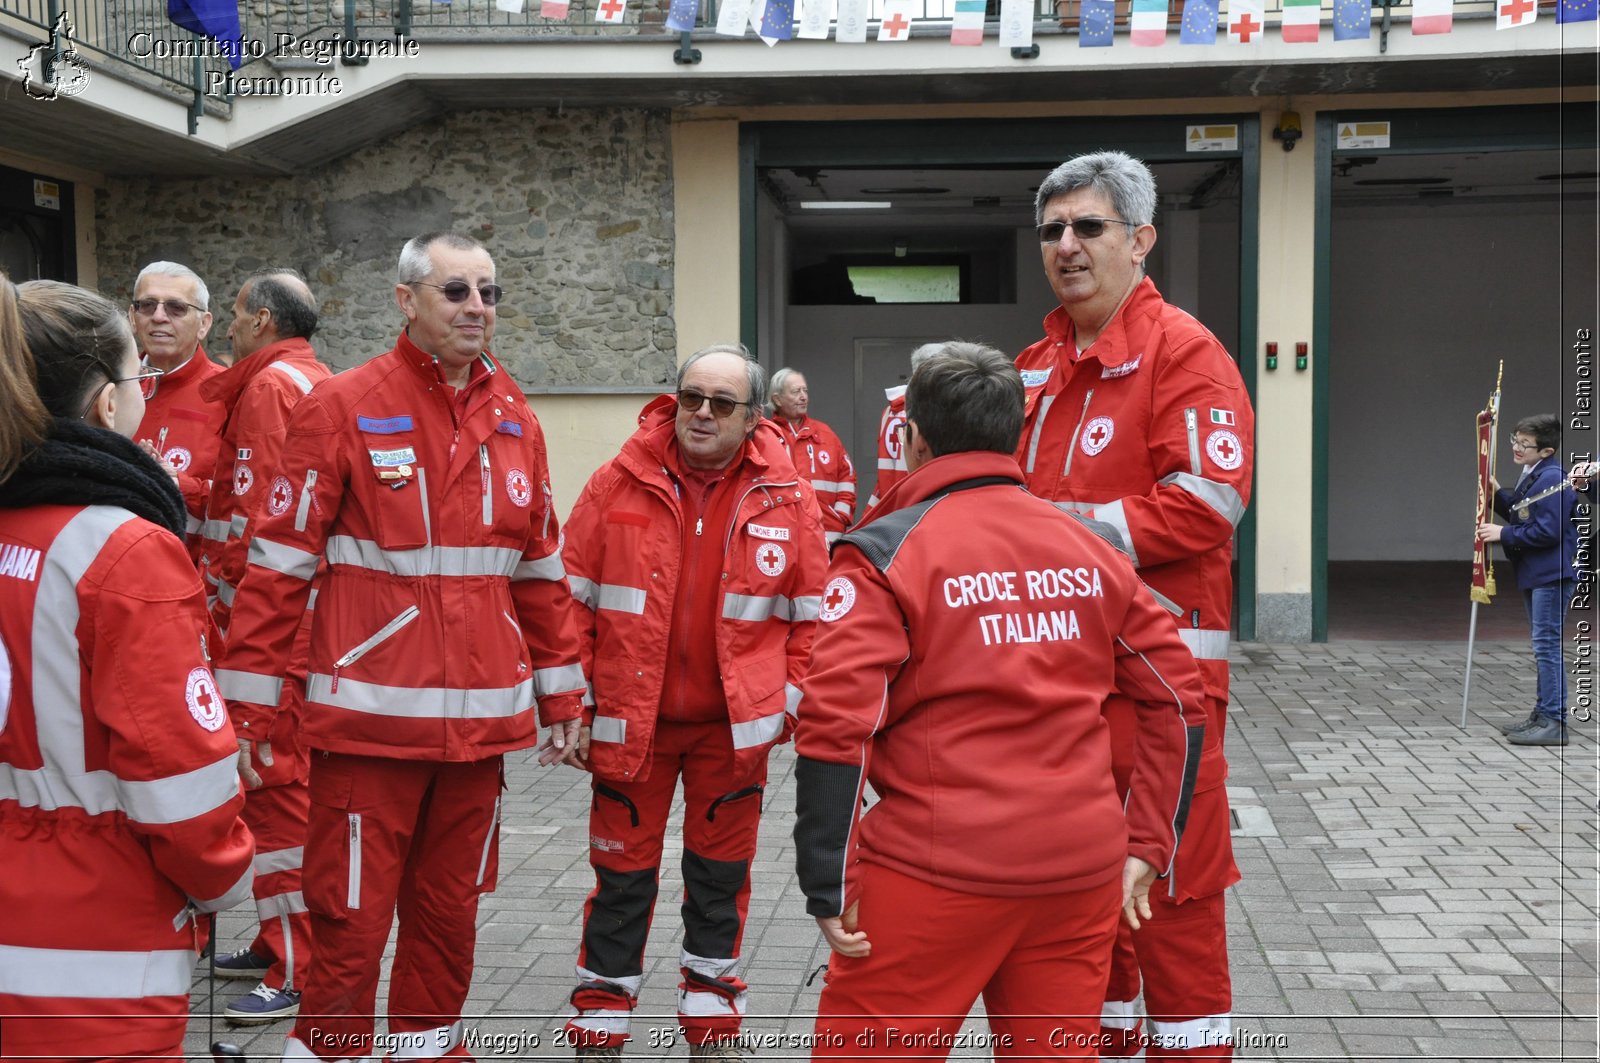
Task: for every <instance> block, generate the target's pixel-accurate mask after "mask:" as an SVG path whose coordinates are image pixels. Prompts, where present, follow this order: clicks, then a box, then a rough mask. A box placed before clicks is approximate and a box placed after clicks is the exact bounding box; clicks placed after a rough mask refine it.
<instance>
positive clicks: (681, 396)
mask: <svg viewBox="0 0 1600 1063" xmlns="http://www.w3.org/2000/svg"><path fill="white" fill-rule="evenodd" d="M708 402H709V403H711V412H712V413H714V414H716V415H717V416H718V417H731V416H733V411H734V410H737V409H738V408H739V407H740V406H750V405H752V404H751V403H748V402H741V401H740V400H738V399H729V398H724V397H723V396H721V395H702V394H700V393H699V392H698V391H687V390H685V391H680V392H678V408H679V409H680V410H682V411H683V412H685V413H696V412H698V411H699V409H700V407H702V406H704V405H705V404H706V403H708Z"/></svg>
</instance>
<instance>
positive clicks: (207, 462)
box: [128, 262, 224, 565]
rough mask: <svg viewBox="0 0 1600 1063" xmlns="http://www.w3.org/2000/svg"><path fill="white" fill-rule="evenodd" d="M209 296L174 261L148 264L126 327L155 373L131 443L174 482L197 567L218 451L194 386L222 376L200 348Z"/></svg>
mask: <svg viewBox="0 0 1600 1063" xmlns="http://www.w3.org/2000/svg"><path fill="white" fill-rule="evenodd" d="M210 302H211V293H210V292H209V291H208V290H207V289H206V283H205V281H203V280H201V279H200V275H199V274H197V273H195V271H194V270H192V269H190V268H189V267H188V266H184V265H181V264H179V263H177V262H152V263H150V264H149V265H148V266H146V267H145V268H144V269H142V270H140V271H139V277H138V279H137V280H135V281H134V284H133V302H132V304H131V305H130V306H129V307H128V323H129V324H130V325H132V326H133V337H134V340H135V341H136V342H137V343H138V345H139V350H140V352H141V353H142V354H143V356H144V364H145V365H146V366H149V367H151V368H154V369H159V370H161V375H160V376H159V377H158V378H151V379H147V380H144V381H141V388H142V391H143V393H144V400H145V402H144V405H145V409H144V420H143V421H141V422H139V430H138V432H137V433H136V434H135V436H134V438H135V439H136V440H138V441H139V442H141V443H148V444H149V445H150V447H151V448H152V449H153V450H154V451H155V453H156V455H157V456H158V457H159V458H160V459H161V460H162V461H163V462H165V463H166V464H167V465H168V466H169V467H170V468H171V469H172V470H173V471H174V472H175V473H176V474H177V478H178V488H179V490H181V491H182V492H183V501H184V504H185V506H187V507H188V510H189V529H188V545H189V554H190V556H191V557H192V558H194V560H195V563H196V564H197V565H198V564H199V560H200V553H201V541H200V522H201V521H202V520H203V519H204V518H205V510H206V502H207V501H208V500H209V499H210V497H211V474H212V470H214V469H215V468H216V465H217V452H218V450H219V449H220V448H221V432H222V418H223V415H224V411H223V409H222V407H221V406H220V405H218V404H217V403H215V402H212V401H210V400H209V399H207V398H205V396H203V395H202V394H201V393H200V386H201V385H202V384H204V383H205V382H206V381H207V380H209V379H211V378H212V377H214V376H216V375H217V374H218V373H220V372H222V368H223V367H222V366H220V365H218V364H217V363H216V362H214V361H212V360H211V358H210V357H208V356H207V355H206V351H205V348H204V347H202V346H201V341H203V340H204V339H205V338H206V334H207V333H208V332H210V331H211V312H210V309H209V307H210Z"/></svg>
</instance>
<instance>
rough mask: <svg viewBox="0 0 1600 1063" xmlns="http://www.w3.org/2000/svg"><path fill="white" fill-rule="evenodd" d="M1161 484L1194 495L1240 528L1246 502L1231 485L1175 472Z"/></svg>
mask: <svg viewBox="0 0 1600 1063" xmlns="http://www.w3.org/2000/svg"><path fill="white" fill-rule="evenodd" d="M1161 482H1162V483H1164V484H1171V485H1172V486H1174V487H1177V488H1179V489H1180V490H1184V491H1187V492H1189V493H1190V494H1191V495H1194V496H1195V497H1196V498H1198V499H1199V500H1200V501H1202V502H1204V503H1205V504H1206V505H1208V506H1210V507H1211V508H1212V509H1214V510H1216V511H1217V512H1218V513H1220V514H1222V519H1223V520H1225V521H1227V522H1228V523H1229V524H1231V525H1233V526H1234V527H1236V528H1237V527H1238V526H1239V518H1241V517H1243V516H1244V500H1243V499H1242V498H1240V497H1239V492H1238V491H1235V490H1234V489H1233V487H1232V486H1231V485H1229V484H1225V483H1219V482H1218V481H1216V480H1207V479H1206V478H1205V477H1204V476H1195V475H1193V474H1191V473H1187V472H1175V473H1172V474H1171V475H1169V476H1163V477H1162V478H1161Z"/></svg>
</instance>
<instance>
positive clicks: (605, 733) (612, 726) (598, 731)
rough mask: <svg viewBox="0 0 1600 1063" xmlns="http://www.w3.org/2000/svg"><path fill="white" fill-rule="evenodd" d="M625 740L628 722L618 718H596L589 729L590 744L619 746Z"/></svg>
mask: <svg viewBox="0 0 1600 1063" xmlns="http://www.w3.org/2000/svg"><path fill="white" fill-rule="evenodd" d="M627 739H628V721H627V720H624V719H622V718H621V717H620V716H596V717H595V718H594V724H593V726H592V727H590V729H589V741H591V742H616V743H618V744H619V745H620V744H621V743H623V742H625V741H627Z"/></svg>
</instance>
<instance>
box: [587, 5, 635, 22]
mask: <svg viewBox="0 0 1600 1063" xmlns="http://www.w3.org/2000/svg"><path fill="white" fill-rule="evenodd" d="M627 6H628V0H600V6H599V7H596V8H595V9H594V11H595V17H596V18H598V19H599V20H600V21H601V22H611V23H617V22H621V21H622V13H623V11H624V10H626V8H627Z"/></svg>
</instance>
